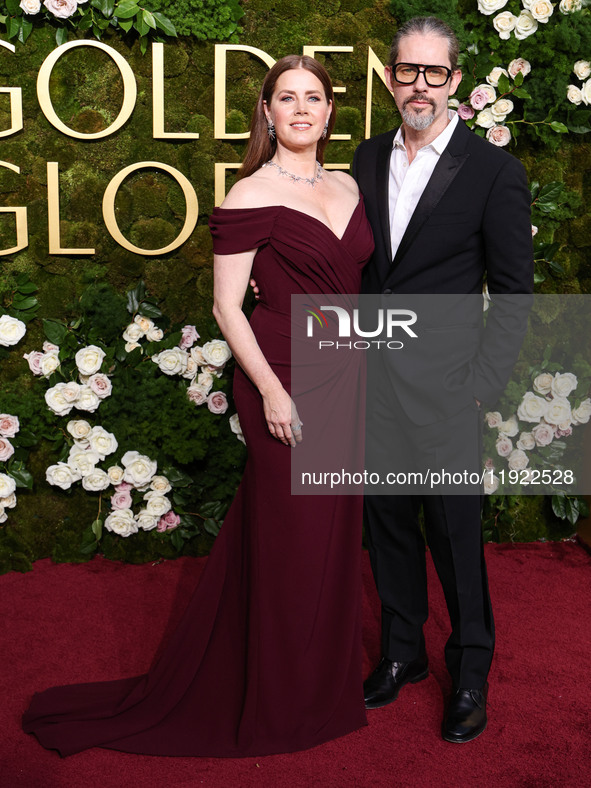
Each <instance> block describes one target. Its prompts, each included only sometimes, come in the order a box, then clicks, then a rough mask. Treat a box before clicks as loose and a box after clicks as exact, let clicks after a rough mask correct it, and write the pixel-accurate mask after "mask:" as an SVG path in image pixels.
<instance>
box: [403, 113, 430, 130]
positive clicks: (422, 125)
mask: <svg viewBox="0 0 591 788" xmlns="http://www.w3.org/2000/svg"><path fill="white" fill-rule="evenodd" d="M402 118H403V120H404V122H405V124H406V125H407V126H409V127H410V128H411V129H414V130H415V131H424V130H425V129H428V128H429V126H430V125H431V124H432V123H433V121H434V120H435V113H433V112H421V113H420V114H417V113H416V112H413V111H412V110H408V109H405V110H403V111H402Z"/></svg>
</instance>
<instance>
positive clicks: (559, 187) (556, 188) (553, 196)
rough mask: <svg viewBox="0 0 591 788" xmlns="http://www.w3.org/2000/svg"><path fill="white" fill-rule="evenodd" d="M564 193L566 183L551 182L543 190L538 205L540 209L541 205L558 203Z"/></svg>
mask: <svg viewBox="0 0 591 788" xmlns="http://www.w3.org/2000/svg"><path fill="white" fill-rule="evenodd" d="M563 191H564V183H563V182H562V181H551V182H550V183H547V184H546V185H545V186H544V187H543V188H542V189H541V191H540V194H539V197H538V202H537V203H536V205H537V206H538V208H539V207H540V204H542V205H543V204H545V203H550V202H552V203H555V202H557V201H558V199H559V197H561V196H562V193H563Z"/></svg>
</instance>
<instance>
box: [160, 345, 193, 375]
mask: <svg viewBox="0 0 591 788" xmlns="http://www.w3.org/2000/svg"><path fill="white" fill-rule="evenodd" d="M188 357H189V354H188V353H187V351H186V350H181V349H180V348H179V347H173V348H170V350H163V351H162V352H161V353H157V354H156V355H154V356H152V361H153V362H154V363H155V364H158V367H159V369H160V371H161V372H164V374H165V375H182V374H183V372H184V371H185V370H186V369H187V363H188Z"/></svg>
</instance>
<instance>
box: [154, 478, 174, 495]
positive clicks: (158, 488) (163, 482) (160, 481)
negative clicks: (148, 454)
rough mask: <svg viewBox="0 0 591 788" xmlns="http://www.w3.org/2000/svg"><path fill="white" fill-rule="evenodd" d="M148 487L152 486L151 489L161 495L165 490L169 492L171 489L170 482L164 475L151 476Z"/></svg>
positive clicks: (164, 493)
mask: <svg viewBox="0 0 591 788" xmlns="http://www.w3.org/2000/svg"><path fill="white" fill-rule="evenodd" d="M150 487H151V488H152V490H154V491H155V492H158V493H160V494H161V495H166V493H167V492H170V491H171V490H172V485H171V484H170V482H169V481H168V479H167V478H166V476H152V481H151V482H150Z"/></svg>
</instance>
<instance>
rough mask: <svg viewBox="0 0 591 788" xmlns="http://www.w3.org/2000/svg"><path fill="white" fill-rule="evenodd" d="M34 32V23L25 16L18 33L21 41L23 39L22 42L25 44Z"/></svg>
mask: <svg viewBox="0 0 591 788" xmlns="http://www.w3.org/2000/svg"><path fill="white" fill-rule="evenodd" d="M32 32H33V23H32V22H31V20H30V19H29V18H28V17H26V16H23V21H22V22H21V29H20V32H19V34H18V38H19V41H22V43H23V44H24V43H25V41H26V40H27V38H28V37H29V36H30V35H31V33H32Z"/></svg>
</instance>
